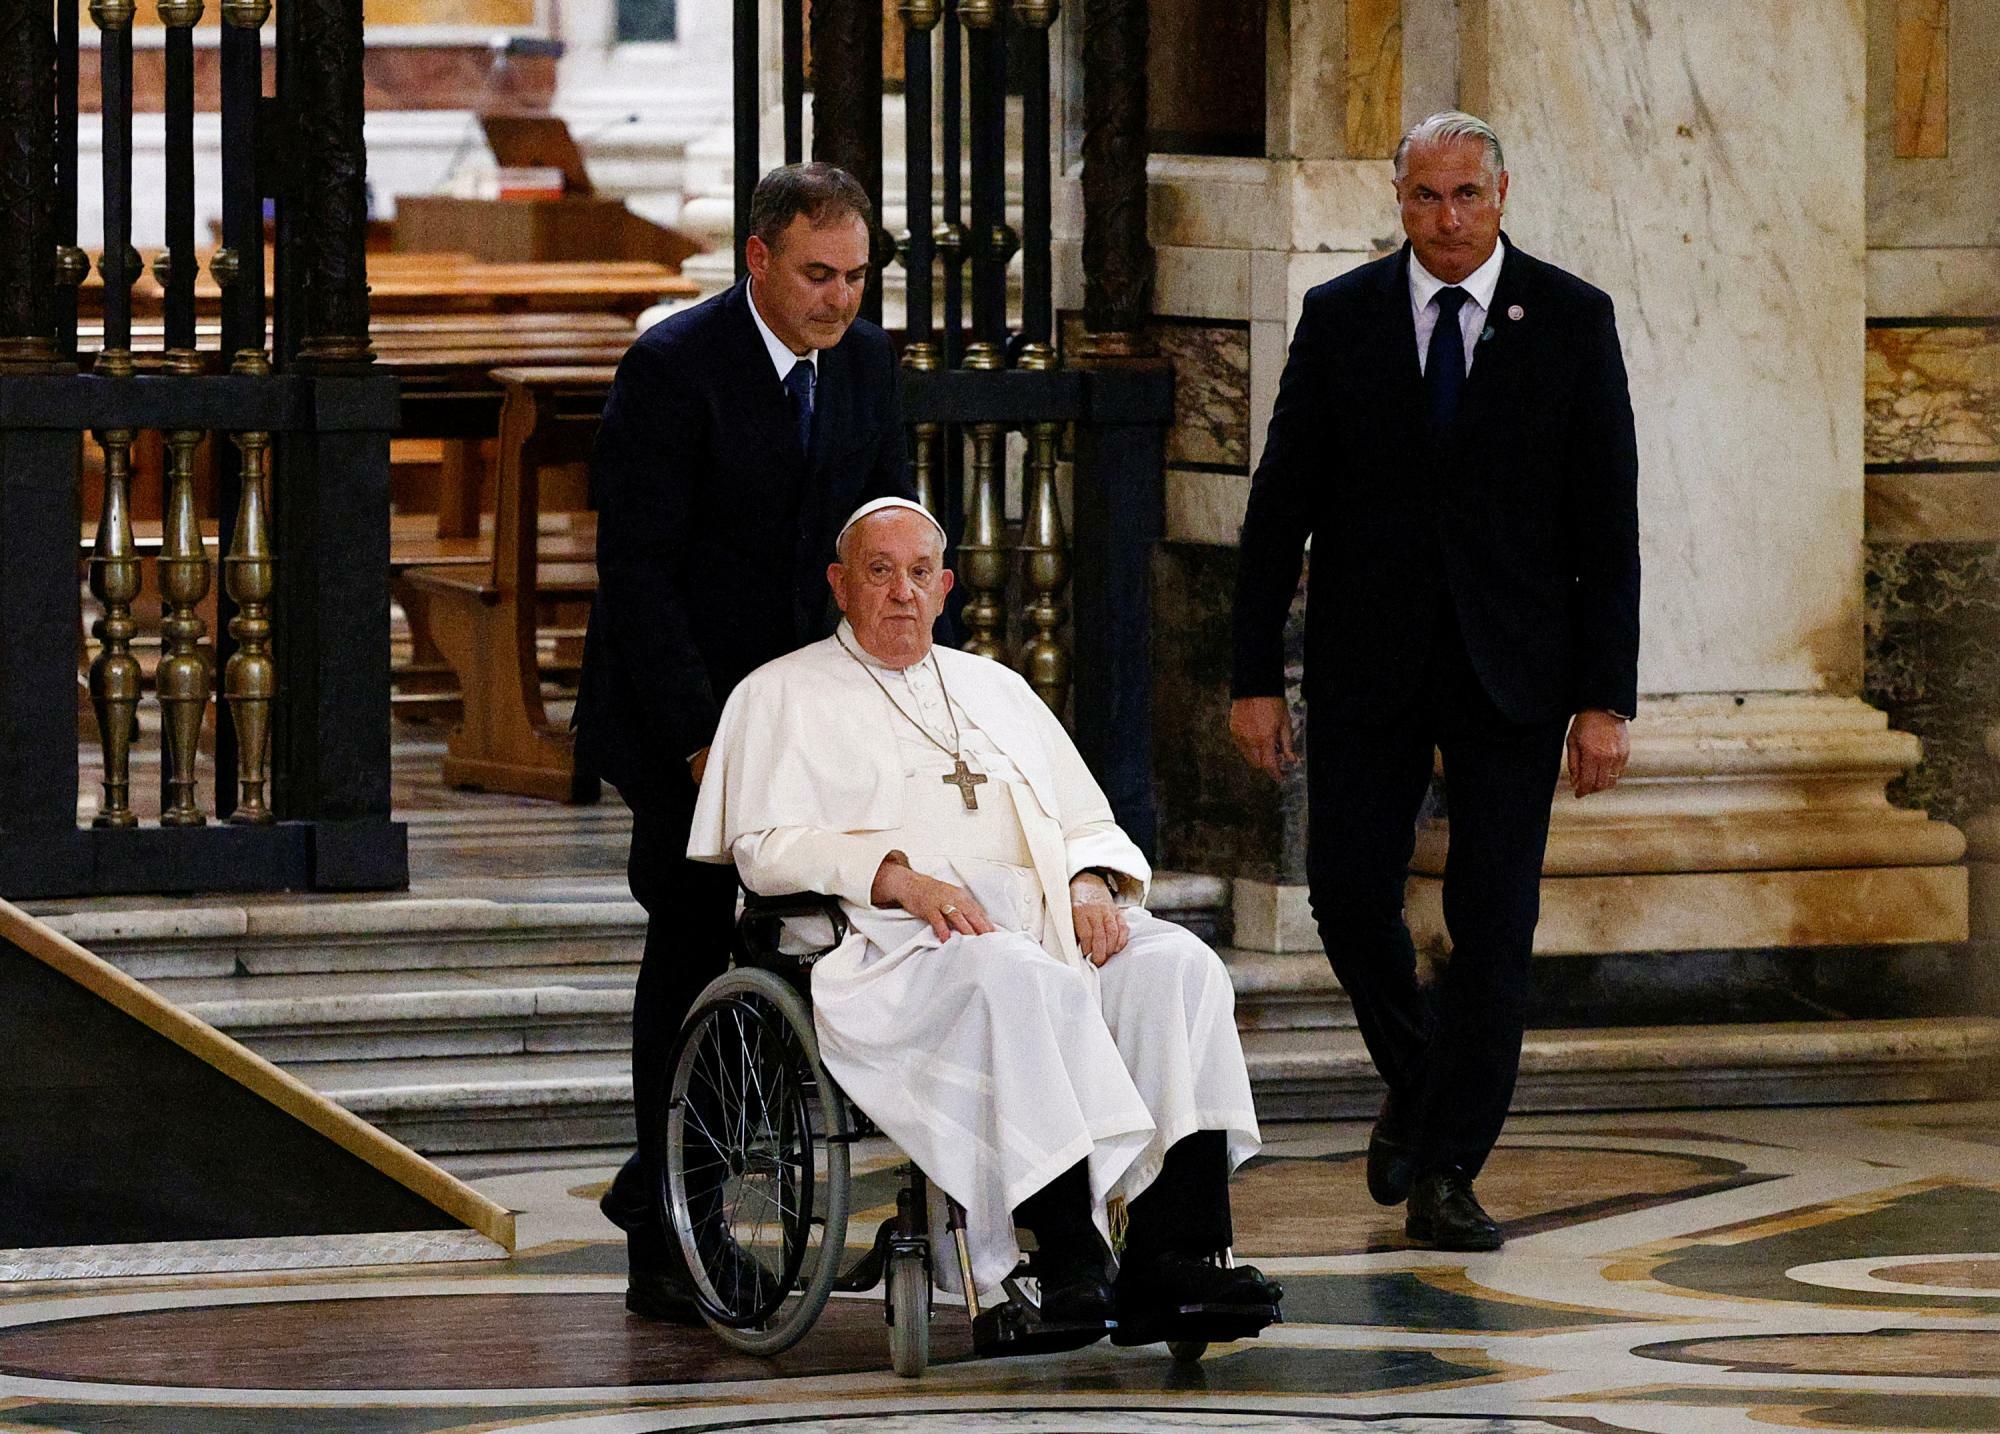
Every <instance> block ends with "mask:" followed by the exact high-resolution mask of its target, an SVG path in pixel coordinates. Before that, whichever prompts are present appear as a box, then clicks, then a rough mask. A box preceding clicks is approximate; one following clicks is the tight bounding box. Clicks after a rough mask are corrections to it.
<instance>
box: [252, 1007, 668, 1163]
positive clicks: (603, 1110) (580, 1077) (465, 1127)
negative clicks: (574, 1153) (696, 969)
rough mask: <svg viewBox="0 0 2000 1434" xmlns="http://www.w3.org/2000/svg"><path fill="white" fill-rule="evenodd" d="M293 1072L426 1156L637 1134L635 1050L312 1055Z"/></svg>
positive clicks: (568, 1144)
mask: <svg viewBox="0 0 2000 1434" xmlns="http://www.w3.org/2000/svg"><path fill="white" fill-rule="evenodd" d="M628 1034H629V1033H628ZM628 1047H629V1041H628ZM286 1069H287V1070H289V1071H290V1072H291V1073H292V1074H293V1075H295V1076H297V1077H298V1078H299V1079H301V1080H303V1081H304V1082H305V1083H306V1084H307V1085H310V1086H312V1087H313V1088H314V1089H315V1090H318V1091H320V1092H321V1093H323V1094H325V1095H327V1096H329V1097H331V1098H332V1099H334V1100H336V1101H338V1102H339V1103H340V1104H341V1105H343V1106H345V1107H347V1109H349V1110H351V1111H353V1112H354V1113H355V1114H356V1115H358V1116H360V1117H361V1118H362V1119H363V1120H366V1121H368V1122H369V1124H371V1125H374V1126H376V1127H378V1128H379V1129H381V1130H384V1131H387V1132H388V1133H389V1134H390V1135H393V1136H394V1137H396V1139H398V1140H400V1141H402V1142H403V1143H404V1144H405V1145H408V1146H410V1147H412V1148H413V1149H416V1150H419V1151H422V1152H424V1153H425V1154H444V1153H461V1154H462V1153H467V1152H472V1151H495V1150H556V1149H571V1148H576V1147H581V1146H596V1145H605V1146H620V1147H624V1146H627V1145H629V1143H630V1141H631V1139H632V1065H631V1056H630V1054H629V1050H628V1049H620V1050H617V1051H571V1052H557V1053H551V1052H535V1053H524V1054H519V1055H511V1056H480V1055H467V1056H445V1057H433V1058H429V1059H422V1060H380V1061H336V1062H311V1061H304V1062H291V1063H288V1064H287V1066H286Z"/></svg>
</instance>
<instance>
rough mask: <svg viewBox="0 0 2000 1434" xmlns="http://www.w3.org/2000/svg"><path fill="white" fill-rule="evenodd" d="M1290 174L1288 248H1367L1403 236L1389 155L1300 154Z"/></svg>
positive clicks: (1382, 247)
mask: <svg viewBox="0 0 2000 1434" xmlns="http://www.w3.org/2000/svg"><path fill="white" fill-rule="evenodd" d="M1291 180H1292V204H1291V210H1292V227H1291V236H1290V238H1291V247H1292V248H1293V249H1297V250H1300V251H1302V252H1306V253H1312V252H1314V251H1324V250H1334V249H1353V250H1360V251H1361V252H1363V253H1367V252H1371V251H1380V250H1385V249H1393V248H1395V247H1396V246H1397V245H1399V244H1401V243H1402V242H1403V221H1402V217H1401V215H1400V213H1399V212H1398V210H1397V208H1396V190H1395V166H1394V165H1393V164H1391V163H1390V162H1389V161H1388V160H1386V159H1322V160H1305V161H1302V162H1301V163H1299V164H1297V165H1295V166H1293V167H1292V175H1291Z"/></svg>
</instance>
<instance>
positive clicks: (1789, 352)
mask: <svg viewBox="0 0 2000 1434" xmlns="http://www.w3.org/2000/svg"><path fill="white" fill-rule="evenodd" d="M1864 9H1865V7H1864V5H1863V4H1862V3H1861V0H1830V3H1827V4H1819V5H1798V4H1793V3H1786V0H1740V3H1737V4H1732V5H1717V4H1714V3H1712V0H1647V3H1645V4H1632V3H1628V0H1466V3H1464V4H1462V6H1461V9H1460V16H1461V25H1462V29H1461V53H1462V55H1463V57H1464V69H1463V72H1462V75H1461V90H1462V94H1463V97H1464V100H1465V103H1466V105H1467V107H1468V108H1471V109H1473V110H1474V111H1476V112H1482V113H1484V114H1485V115H1486V116H1487V117H1488V118H1490V119H1491V120H1492V122H1493V123H1494V125H1495V126H1496V128H1497V129H1498V130H1499V132H1500V134H1501V136H1502V137H1503V139H1504V141H1505V142H1506V145H1507V157H1508V167H1509V169H1510V171H1511V173H1512V176H1513V178H1512V191H1511V194H1510V197H1509V205H1508V216H1507V229H1508V232H1509V234H1510V235H1511V236H1512V237H1513V238H1514V240H1515V241H1516V242H1518V243H1519V244H1520V245H1521V247H1522V248H1524V249H1525V250H1527V251H1529V252H1531V253H1535V254H1538V255H1541V256H1542V257H1545V258H1547V259H1550V260H1552V261H1554V262H1555V263H1558V264H1561V265H1563V266H1564V267H1565V268H1568V269H1571V270H1573V271H1575V272H1577V273H1579V274H1581V275H1583V276H1584V277H1586V278H1588V279H1589V280H1591V281H1592V282H1593V283H1595V284H1597V285H1598V286H1600V287H1601V288H1603V289H1605V290H1607V291H1608V292H1609V293H1610V294H1611V295H1612V296H1613V298H1614V299H1615V301H1616V302H1617V305H1618V314H1619V329H1620V334H1621V336H1622V338H1623V341H1624V348H1625V356H1626V362H1627V366H1628V368H1629V370H1630V374H1631V383H1632V396H1633V403H1634V408H1635V411H1636V413H1637V415H1638V427H1639V443H1640V456H1641V482H1640V491H1641V532H1642V553H1643V561H1644V565H1645V589H1644V601H1643V607H1642V620H1643V626H1644V640H1643V645H1642V649H1641V655H1640V672H1639V686H1640V690H1641V692H1642V693H1644V694H1648V695H1647V696H1645V697H1644V699H1643V700H1642V702H1641V710H1640V713H1639V717H1638V720H1637V721H1636V722H1635V723H1634V724H1633V757H1632V764H1631V768H1630V771H1629V775H1628V776H1627V778H1626V781H1625V783H1624V784H1623V785H1622V786H1621V787H1620V788H1619V789H1618V790H1617V791H1615V792H1613V793H1610V794H1608V795H1604V796H1598V797H1593V798H1591V799H1589V800H1588V801H1584V802H1574V801H1571V800H1570V799H1568V798H1567V797H1566V796H1564V795H1558V798H1557V802H1556V821H1555V826H1554V829H1553V831H1552V835H1551V839H1550V847H1549V861H1548V866H1547V868H1546V870H1547V878H1546V881H1545V885H1544V902H1543V908H1544V919H1543V925H1542V930H1541V932H1540V935H1539V937H1538V948H1539V949H1542V950H1546V951H1550V952H1594V951H1633V950H1649V949H1660V950H1672V949H1689V948H1704V947H1754V946H1843V945H1875V944H1890V943H1903V942H1926V941H1953V940H1960V939H1963V938H1964V936H1965V934H1966V902H1967V890H1966V872H1965V868H1964V867H1963V866H1962V865H1959V864H1958V861H1959V857H1960V856H1961V855H1962V853H1963V851H1964V838H1963V836H1962V835H1961V834H1960V833H1959V832H1958V831H1957V829H1955V828H1953V827H1951V826H1948V825H1946V824H1944V823H1941V822H1936V821H1932V820H1930V819H1929V818H1927V817H1926V816H1925V815H1924V814H1923V813H1922V812H1918V811H1910V810H1904V809H1900V808H1895V807H1892V806H1891V805H1890V804H1889V802H1888V800H1887V798H1886V796H1885V795H1884V789H1885V787H1886V785H1887V783H1888V782H1889V781H1890V780H1891V779H1893V778H1894V777H1896V776H1898V775H1900V774H1901V773H1902V772H1904V771H1906V770H1908V769H1909V768H1910V767H1911V766H1913V765H1914V764H1915V763H1916V761H1917V759H1918V756H1919V747H1918V743H1917V741H1916V739H1915V738H1914V737H1911V736H1909V735H1908V734H1906V733H1899V732H1895V731H1892V730H1891V729H1890V728H1889V725H1888V722H1887V719H1886V718H1885V717H1884V716H1883V714H1882V713H1880V712H1878V711H1876V710H1875V709H1874V708H1871V707H1869V706H1868V705H1867V704H1866V703H1864V702H1863V701H1862V700H1861V699H1860V698H1859V696H1858V695H1857V694H1858V693H1859V691H1860V688H1861V678H1862V592H1863V581H1862V538H1863V516H1862V501H1863V481H1862V451H1861V450H1862V421H1863V413H1864V394H1863V360H1864V348H1863V320H1864V317H1865V313H1866V302H1865V277H1866V272H1865V252H1864V251H1865V245H1866V230H1865V202H1864V181H1865V176H1866V154H1867V149H1866V135H1865V117H1866V115H1865V103H1864V101H1865V61H1866V35H1865V26H1864ZM1806 77H1810V78H1809V79H1807V78H1806ZM1530 321H1532V316H1530ZM1442 837H1443V832H1442V830H1440V829H1433V830H1429V831H1427V832H1426V833H1425V834H1424V837H1423V839H1422V841H1421V842H1420V847H1419V855H1418V862H1417V866H1418V870H1419V872H1420V873H1425V874H1422V875H1420V876H1419V877H1418V879H1417V880H1416V882H1415V883H1414V885H1413V890H1412V918H1413V925H1416V926H1420V927H1422V928H1423V929H1424V931H1425V933H1426V934H1427V935H1428V936H1430V937H1431V939H1433V940H1436V939H1439V937H1440V936H1441V921H1440V919H1439V913H1438V911H1437V881H1436V878H1435V876H1434V875H1430V874H1429V873H1435V872H1437V871H1440V870H1441V869H1442V868H1441V856H1442Z"/></svg>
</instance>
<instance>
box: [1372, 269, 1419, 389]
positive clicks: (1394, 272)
mask: <svg viewBox="0 0 2000 1434" xmlns="http://www.w3.org/2000/svg"><path fill="white" fill-rule="evenodd" d="M1379 300H1380V306H1379V310H1378V313H1379V317H1380V319H1381V322H1382V344H1383V347H1382V352H1384V353H1386V354H1388V355H1390V359H1389V372H1390V374H1391V376H1392V379H1393V383H1392V385H1391V387H1392V391H1393V392H1394V394H1395V396H1396V397H1397V398H1398V399H1400V400H1401V402H1402V403H1403V405H1404V406H1405V407H1406V408H1407V409H1409V411H1410V412H1411V414H1412V415H1420V414H1422V413H1423V412H1424V407H1425V405H1424V371H1423V367H1422V366H1421V365H1420V364H1419V363H1418V362H1417V320H1416V315H1415V314H1414V313H1413V312H1412V311H1411V308H1410V246H1409V245H1408V244H1407V243H1405V244H1404V245H1403V252H1402V253H1401V254H1400V255H1398V256H1397V259H1396V262H1395V263H1393V264H1385V265H1384V266H1383V270H1382V287H1381V290H1380V294H1379Z"/></svg>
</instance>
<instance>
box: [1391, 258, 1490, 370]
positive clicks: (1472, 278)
mask: <svg viewBox="0 0 2000 1434" xmlns="http://www.w3.org/2000/svg"><path fill="white" fill-rule="evenodd" d="M1506 257H1507V246H1506V245H1505V244H1502V243H1498V242H1495V244H1494V245H1493V252H1492V253H1491V254H1488V255H1487V256H1486V262H1485V263H1484V264H1481V265H1480V266H1479V267H1478V268H1477V269H1474V270H1473V271H1472V272H1471V273H1470V274H1467V275H1466V276H1465V278H1463V279H1462V280H1460V281H1459V285H1458V287H1459V288H1461V289H1463V290H1465V292H1466V293H1467V294H1469V295H1470V296H1471V297H1470V298H1468V299H1467V300H1466V301H1465V302H1464V303H1463V304H1461V305H1459V309H1458V331H1459V333H1460V334H1462V335H1464V337H1465V371H1466V372H1467V373H1468V374H1470V373H1471V372H1472V359H1473V355H1474V353H1475V352H1476V351H1477V350H1478V348H1479V343H1478V340H1479V335H1480V334H1481V333H1483V332H1484V331H1485V328H1486V311H1487V310H1488V309H1490V308H1492V307H1493V291H1494V289H1496V288H1498V287H1499V284H1500V265H1501V263H1502V262H1503V261H1504V260H1505V259H1506ZM1447 287H1449V286H1448V285H1447V284H1446V283H1445V281H1444V280H1442V279H1440V278H1439V277H1438V276H1437V275H1435V274H1433V273H1432V272H1431V271H1430V270H1428V269H1426V268H1425V267H1424V265H1423V261H1422V260H1421V259H1419V258H1417V251H1416V250H1414V249H1412V250H1411V251H1410V312H1411V313H1412V314H1413V315H1414V316H1415V318H1416V321H1417V368H1418V369H1419V371H1421V370H1422V369H1423V368H1425V367H1426V366H1427V365H1428V364H1429V363H1430V358H1431V333H1432V331H1433V330H1435V329H1436V328H1437V321H1438V306H1437V292H1438V290H1439V289H1443V288H1447Z"/></svg>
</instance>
